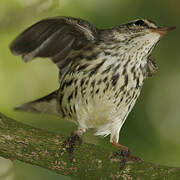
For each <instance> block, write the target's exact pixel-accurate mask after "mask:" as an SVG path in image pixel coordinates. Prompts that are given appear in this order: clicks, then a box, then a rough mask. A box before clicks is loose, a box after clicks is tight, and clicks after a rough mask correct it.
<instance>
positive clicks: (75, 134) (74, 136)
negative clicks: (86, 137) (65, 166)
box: [62, 130, 82, 161]
mask: <svg viewBox="0 0 180 180" xmlns="http://www.w3.org/2000/svg"><path fill="white" fill-rule="evenodd" d="M81 134H82V133H81V132H80V131H79V130H78V131H72V133H71V135H70V136H69V137H68V138H67V139H66V140H65V141H64V142H63V144H62V148H65V149H66V150H67V152H68V153H69V155H70V157H71V161H72V160H73V152H74V148H75V145H76V142H78V145H81V144H82V139H81V138H80V135H81Z"/></svg>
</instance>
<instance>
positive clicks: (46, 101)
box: [14, 90, 58, 114]
mask: <svg viewBox="0 0 180 180" xmlns="http://www.w3.org/2000/svg"><path fill="white" fill-rule="evenodd" d="M57 93H58V90H56V91H54V92H52V93H50V94H49V95H47V96H44V97H42V98H40V99H37V100H35V101H31V102H28V103H25V104H23V105H21V106H17V107H15V108H14V110H16V111H23V112H36V113H50V114H58V110H57V109H58V108H57V105H58V104H57Z"/></svg>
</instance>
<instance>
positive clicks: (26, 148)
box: [0, 113, 180, 180]
mask: <svg viewBox="0 0 180 180" xmlns="http://www.w3.org/2000/svg"><path fill="white" fill-rule="evenodd" d="M65 139H66V137H64V136H63V135H60V134H57V133H53V132H48V131H46V130H42V129H38V128H33V127H31V126H28V125H25V124H22V123H20V122H17V121H15V120H13V119H10V118H8V117H6V116H5V115H3V114H1V113H0V156H2V157H4V158H7V159H11V160H19V161H22V162H26V163H29V164H33V165H37V166H40V167H43V168H46V169H49V170H51V171H54V172H56V173H59V174H62V175H67V176H71V177H76V178H77V179H86V180H88V179H91V180H92V179H93V180H95V179H98V180H105V179H107V180H109V179H125V180H131V179H132V180H136V179H138V180H145V179H148V180H149V179H153V180H155V179H157V180H162V179H166V180H177V179H179V178H180V168H173V167H166V166H159V165H154V164H152V163H149V162H144V161H142V162H136V161H130V160H128V161H127V163H126V165H125V167H124V169H123V170H120V166H121V157H113V158H111V157H110V152H109V151H108V150H106V149H104V148H103V147H99V146H95V145H92V144H86V143H82V145H80V146H77V147H76V148H75V151H74V155H73V157H74V158H73V161H70V158H71V157H69V154H68V152H67V151H66V150H64V149H63V148H61V145H62V143H63V142H64V140H65Z"/></svg>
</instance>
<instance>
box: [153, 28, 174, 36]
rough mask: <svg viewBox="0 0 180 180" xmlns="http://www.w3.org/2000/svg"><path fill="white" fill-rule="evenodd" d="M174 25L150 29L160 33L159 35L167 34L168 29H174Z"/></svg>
mask: <svg viewBox="0 0 180 180" xmlns="http://www.w3.org/2000/svg"><path fill="white" fill-rule="evenodd" d="M175 28H176V27H166V28H161V27H159V28H156V29H153V30H152V31H153V32H156V33H158V34H160V36H162V35H164V34H167V33H168V32H169V31H172V30H174V29H175Z"/></svg>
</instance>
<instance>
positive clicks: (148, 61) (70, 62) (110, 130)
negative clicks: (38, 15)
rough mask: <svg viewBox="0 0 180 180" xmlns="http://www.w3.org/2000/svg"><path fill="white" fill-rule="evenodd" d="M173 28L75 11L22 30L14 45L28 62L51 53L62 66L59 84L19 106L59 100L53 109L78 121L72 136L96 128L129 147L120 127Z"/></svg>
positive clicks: (115, 143) (154, 69) (25, 107)
mask: <svg viewBox="0 0 180 180" xmlns="http://www.w3.org/2000/svg"><path fill="white" fill-rule="evenodd" d="M173 29H174V27H160V26H157V25H156V23H154V22H153V21H151V20H147V19H136V20H133V21H130V22H128V23H125V24H121V25H119V26H116V27H111V28H106V29H99V28H97V27H95V26H94V25H93V24H91V23H89V22H88V21H86V20H83V19H80V18H74V17H65V16H61V17H53V18H47V19H43V20H40V21H39V22H37V23H35V24H33V25H32V26H30V27H28V28H27V29H26V30H25V31H23V32H22V33H21V34H20V35H18V36H17V37H16V38H15V39H14V40H13V41H12V43H11V44H10V50H11V52H12V54H14V55H16V56H21V57H22V59H23V61H24V62H29V61H31V60H33V59H35V58H37V57H41V58H49V59H50V60H51V61H52V62H53V63H55V64H56V66H57V67H58V69H59V77H58V80H59V88H58V89H57V90H56V91H54V92H52V93H51V94H49V95H47V96H45V97H43V98H40V99H38V100H35V101H33V102H30V103H27V104H24V105H22V106H20V107H17V108H16V109H20V110H28V109H31V110H34V111H41V110H38V108H39V107H40V109H41V104H43V103H45V104H46V105H49V107H50V106H53V109H55V108H54V107H55V106H56V110H54V112H56V113H57V114H59V115H60V116H61V117H67V118H69V119H71V120H73V121H74V122H75V123H76V124H77V130H75V131H73V133H72V134H71V138H70V139H69V141H72V140H73V137H77V136H79V137H81V135H82V134H84V133H85V132H86V130H88V129H90V128H94V129H95V131H96V132H95V135H98V136H108V135H110V143H111V144H112V145H113V146H115V147H118V148H119V149H120V150H121V151H122V152H126V153H127V152H129V148H128V147H126V146H124V145H121V144H119V143H118V142H119V133H120V130H121V127H122V125H123V124H124V122H125V120H126V118H127V116H128V114H129V113H130V111H131V110H132V108H133V107H134V105H135V103H136V100H137V99H138V97H139V95H140V92H141V89H142V86H143V84H144V81H145V80H146V79H147V78H148V77H151V76H153V75H154V74H155V73H156V72H157V70H158V68H157V65H156V63H155V60H154V58H153V57H152V55H151V54H152V50H153V49H154V47H155V46H156V45H157V44H158V42H159V40H160V39H161V37H162V36H163V35H164V34H166V33H168V32H169V31H171V30H173ZM50 104H51V105H50ZM38 105H39V107H38ZM37 107H38V108H37ZM50 109H51V108H50ZM74 139H77V138H74Z"/></svg>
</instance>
